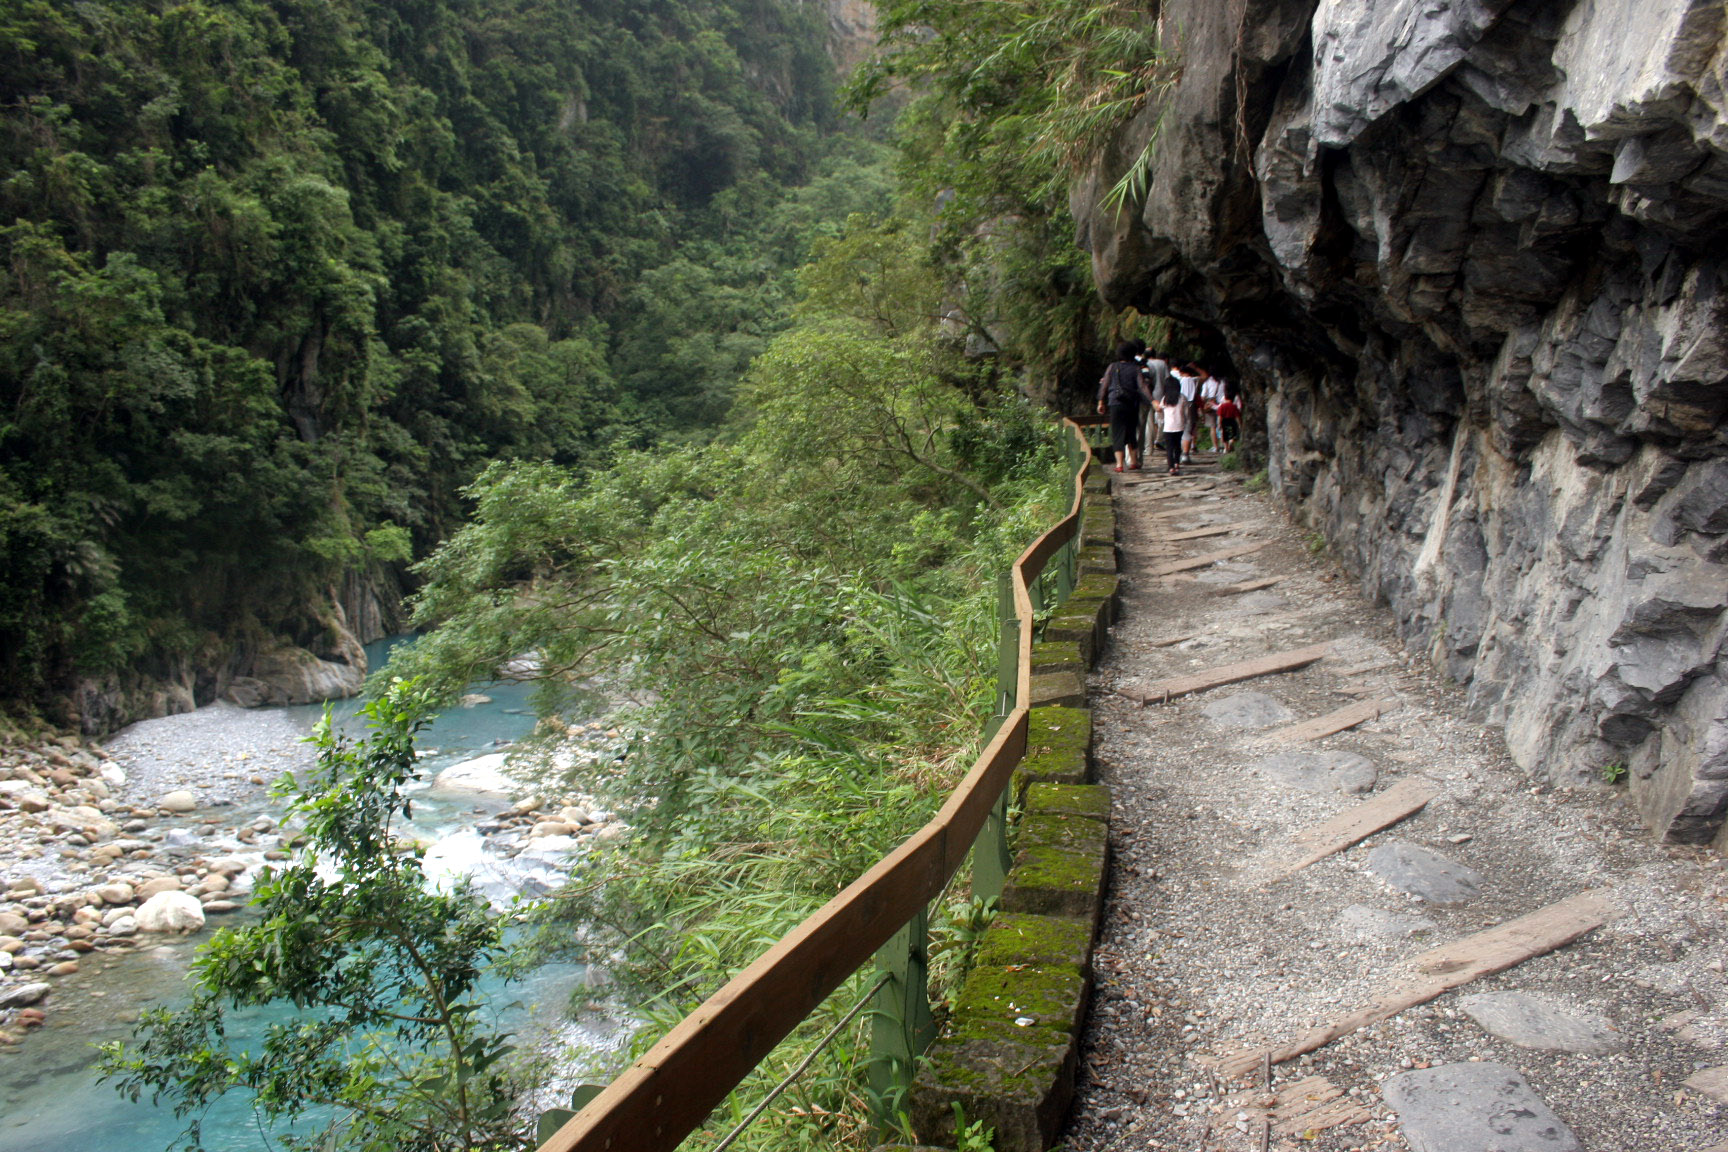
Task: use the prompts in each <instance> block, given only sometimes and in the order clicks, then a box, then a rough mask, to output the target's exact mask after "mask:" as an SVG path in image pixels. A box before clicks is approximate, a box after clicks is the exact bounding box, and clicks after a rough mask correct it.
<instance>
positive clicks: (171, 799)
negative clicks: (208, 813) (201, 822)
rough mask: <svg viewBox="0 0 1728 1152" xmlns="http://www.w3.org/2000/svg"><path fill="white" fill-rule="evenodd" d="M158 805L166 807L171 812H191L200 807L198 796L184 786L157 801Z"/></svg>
mask: <svg viewBox="0 0 1728 1152" xmlns="http://www.w3.org/2000/svg"><path fill="white" fill-rule="evenodd" d="M156 806H157V807H158V808H166V809H168V811H170V812H190V811H192V809H194V808H196V807H198V797H196V796H194V795H192V793H190V792H188V791H187V790H186V789H184V788H178V789H175V790H174V791H173V792H169V793H167V794H166V795H164V796H163V797H162V798H161V799H160V800H158V801H156Z"/></svg>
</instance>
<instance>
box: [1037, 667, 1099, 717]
mask: <svg viewBox="0 0 1728 1152" xmlns="http://www.w3.org/2000/svg"><path fill="white" fill-rule="evenodd" d="M1030 687H1031V698H1030V699H1029V700H1028V701H1027V703H1028V704H1029V705H1031V706H1032V707H1033V708H1043V707H1066V708H1079V707H1082V706H1084V705H1085V703H1086V677H1085V674H1084V673H1082V672H1079V671H1062V672H1044V673H1041V674H1036V675H1034V676H1033V677H1032V683H1031V686H1030Z"/></svg>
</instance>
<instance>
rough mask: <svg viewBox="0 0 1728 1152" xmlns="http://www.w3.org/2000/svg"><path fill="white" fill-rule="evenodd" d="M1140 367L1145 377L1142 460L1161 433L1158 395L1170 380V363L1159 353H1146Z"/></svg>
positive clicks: (1157, 440) (1141, 441)
mask: <svg viewBox="0 0 1728 1152" xmlns="http://www.w3.org/2000/svg"><path fill="white" fill-rule="evenodd" d="M1140 367H1141V370H1142V372H1143V373H1144V374H1145V377H1146V399H1147V404H1146V408H1145V415H1146V427H1145V430H1144V432H1143V433H1142V435H1141V437H1140V446H1141V452H1140V456H1141V458H1142V459H1144V458H1145V457H1146V456H1147V455H1149V454H1150V453H1151V451H1152V446H1153V445H1154V444H1157V443H1158V442H1159V439H1158V438H1159V436H1160V435H1162V431H1161V429H1160V428H1159V426H1158V393H1159V392H1161V391H1163V389H1164V381H1166V380H1168V379H1169V378H1170V361H1169V360H1168V359H1167V358H1166V357H1165V356H1164V355H1163V354H1162V353H1160V352H1147V353H1146V355H1145V357H1144V358H1142V359H1141V361H1140Z"/></svg>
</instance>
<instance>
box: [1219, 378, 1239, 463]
mask: <svg viewBox="0 0 1728 1152" xmlns="http://www.w3.org/2000/svg"><path fill="white" fill-rule="evenodd" d="M1218 435H1220V436H1221V437H1223V442H1224V451H1226V452H1234V451H1236V441H1237V440H1239V439H1241V437H1242V389H1241V387H1240V386H1238V385H1237V384H1236V383H1235V381H1225V383H1224V399H1222V400H1220V401H1219V402H1218Z"/></svg>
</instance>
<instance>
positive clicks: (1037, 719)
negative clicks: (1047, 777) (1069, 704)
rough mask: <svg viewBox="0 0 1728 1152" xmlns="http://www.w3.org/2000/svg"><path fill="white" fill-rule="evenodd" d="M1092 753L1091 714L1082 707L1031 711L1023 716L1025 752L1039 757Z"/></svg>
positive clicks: (1035, 709)
mask: <svg viewBox="0 0 1728 1152" xmlns="http://www.w3.org/2000/svg"><path fill="white" fill-rule="evenodd" d="M1091 750H1092V713H1091V712H1089V711H1087V710H1086V709H1084V708H1034V709H1032V710H1031V711H1029V712H1028V713H1027V714H1026V752H1027V754H1028V755H1043V754H1045V753H1050V752H1072V753H1078V754H1079V755H1080V756H1082V757H1084V756H1085V755H1087V753H1089V752H1090V751H1091Z"/></svg>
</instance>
